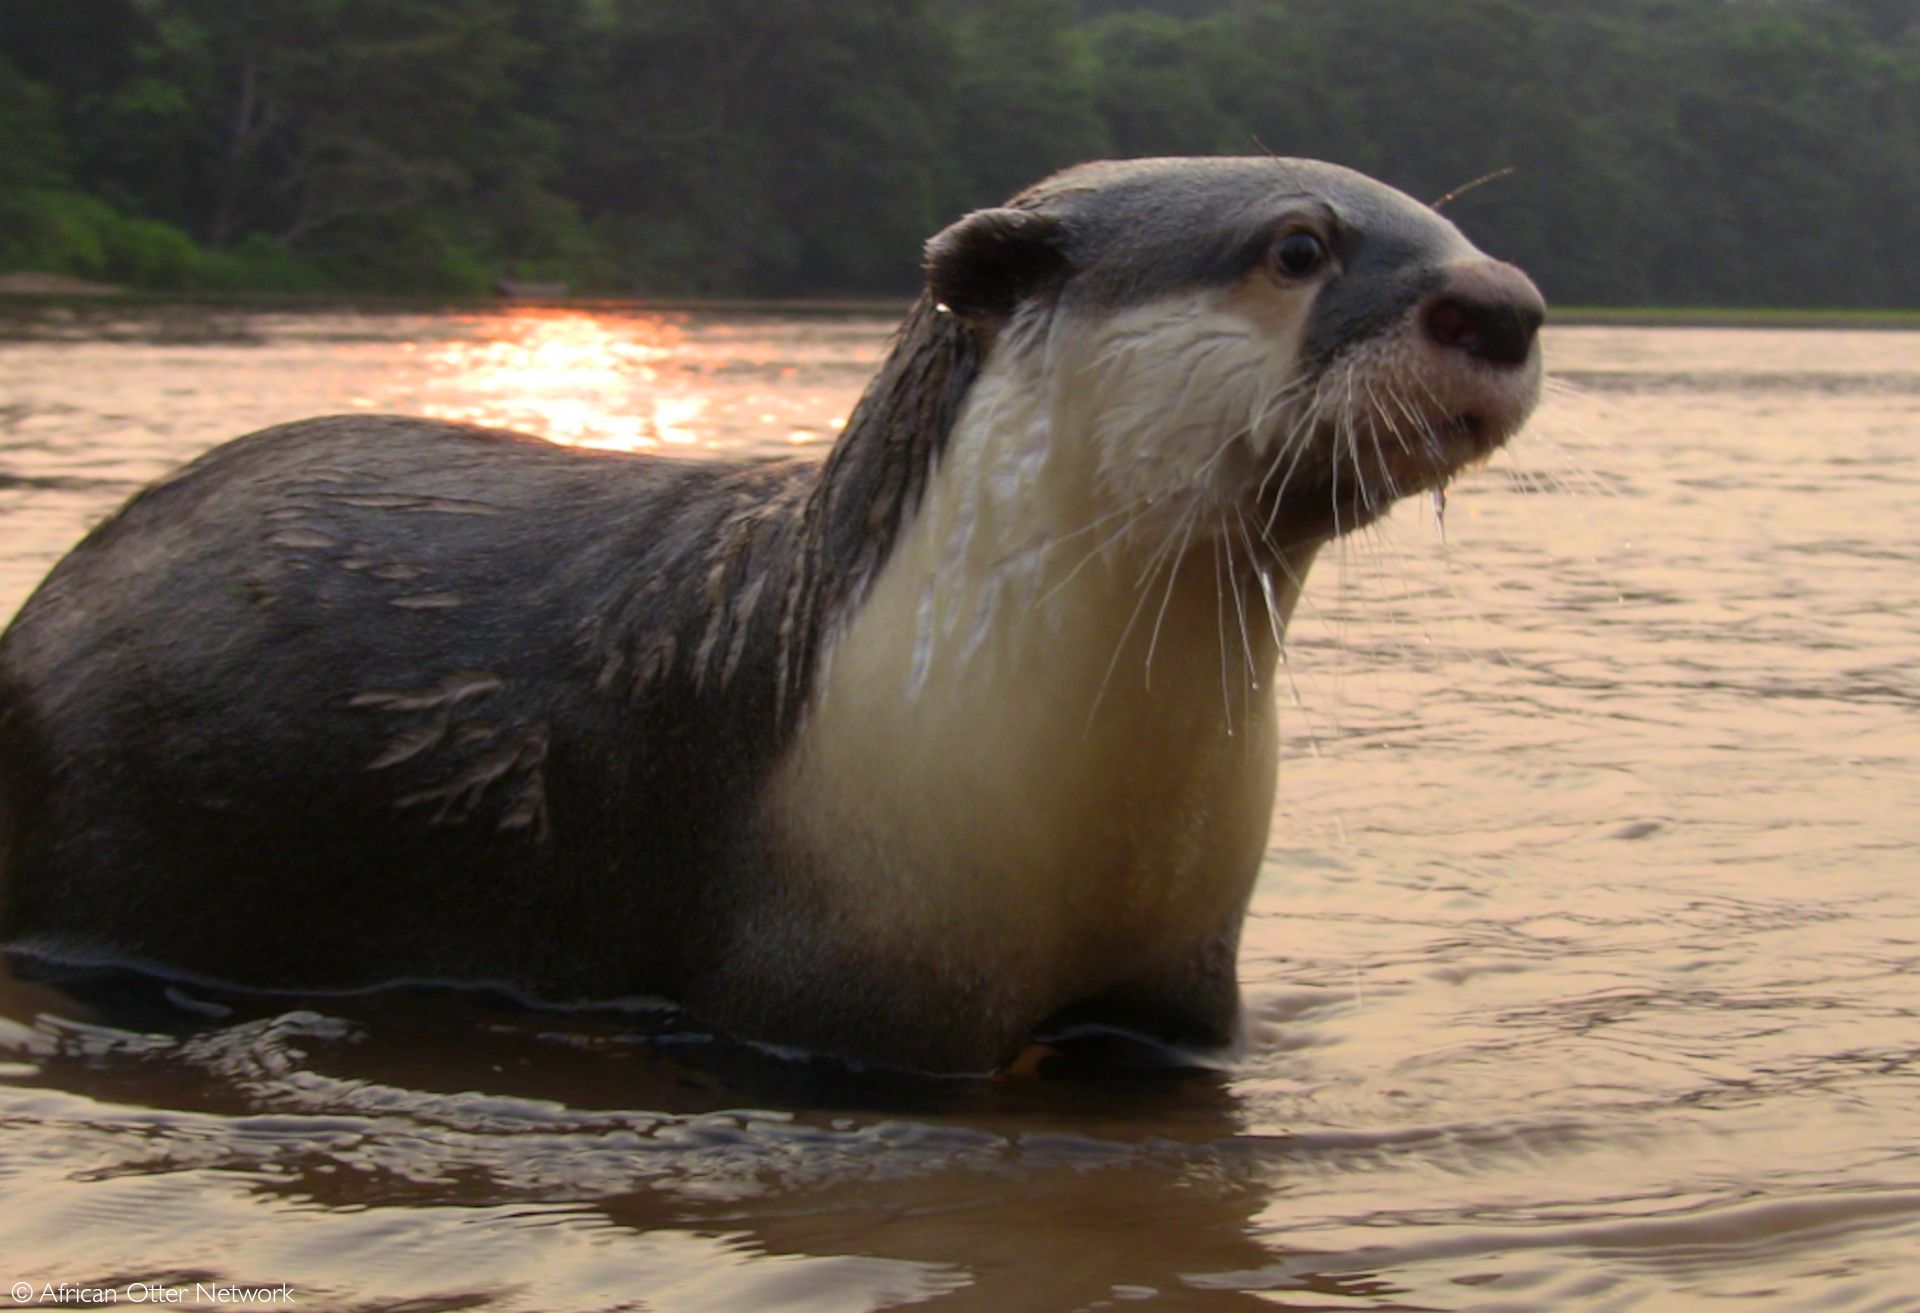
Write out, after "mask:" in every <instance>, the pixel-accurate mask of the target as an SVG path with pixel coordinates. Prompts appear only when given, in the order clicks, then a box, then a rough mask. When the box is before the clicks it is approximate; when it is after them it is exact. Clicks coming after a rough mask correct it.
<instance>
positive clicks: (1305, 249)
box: [1273, 230, 1327, 278]
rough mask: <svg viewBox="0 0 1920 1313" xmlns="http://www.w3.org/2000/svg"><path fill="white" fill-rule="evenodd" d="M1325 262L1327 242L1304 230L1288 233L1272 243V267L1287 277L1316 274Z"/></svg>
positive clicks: (1303, 276) (1304, 276)
mask: <svg viewBox="0 0 1920 1313" xmlns="http://www.w3.org/2000/svg"><path fill="white" fill-rule="evenodd" d="M1326 263H1327V244H1326V243H1325V242H1323V241H1321V240H1320V239H1319V238H1318V237H1316V236H1314V234H1312V233H1310V232H1307V231H1305V230H1299V231H1295V232H1290V233H1288V234H1287V235H1286V236H1285V237H1282V238H1281V239H1280V240H1279V241H1277V242H1275V243H1274V244H1273V267H1274V268H1275V269H1277V270H1279V271H1280V272H1281V273H1282V274H1284V275H1286V276H1287V277H1288V278H1306V277H1309V276H1310V275H1313V274H1317V273H1319V272H1320V270H1321V269H1322V268H1324V267H1325V266H1326Z"/></svg>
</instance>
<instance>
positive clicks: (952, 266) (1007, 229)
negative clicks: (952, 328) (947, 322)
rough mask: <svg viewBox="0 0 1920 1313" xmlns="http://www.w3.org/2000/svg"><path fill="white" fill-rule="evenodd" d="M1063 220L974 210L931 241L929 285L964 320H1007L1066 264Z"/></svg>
mask: <svg viewBox="0 0 1920 1313" xmlns="http://www.w3.org/2000/svg"><path fill="white" fill-rule="evenodd" d="M1061 236H1062V234H1061V230H1060V221H1059V220H1058V219H1056V218H1054V217H1052V216H1051V215H1046V214H1040V213H1037V212H1035V211H1033V210H1010V209H997V210H975V211H974V212H973V213H972V214H969V215H968V216H967V217H966V218H964V219H962V220H960V221H959V222H958V223H956V224H954V225H953V226H952V227H951V228H948V229H946V230H945V231H944V232H940V233H937V234H935V235H934V237H933V239H932V240H930V241H929V242H928V243H927V290H928V291H930V292H932V293H933V299H934V300H936V301H938V302H939V303H940V304H942V305H944V306H946V307H947V308H948V309H949V310H951V311H953V312H954V313H955V314H957V315H959V316H961V317H962V318H964V319H976V320H995V321H998V320H1004V319H1006V318H1008V317H1009V316H1010V315H1012V314H1013V312H1014V308H1015V307H1016V306H1018V305H1019V304H1020V302H1021V300H1022V298H1024V297H1026V296H1027V295H1028V294H1030V293H1031V292H1033V291H1035V290H1036V289H1037V288H1039V287H1040V286H1041V285H1042V284H1044V283H1046V282H1048V281H1050V280H1051V279H1054V278H1057V277H1059V275H1060V274H1062V273H1064V272H1065V271H1066V268H1067V257H1066V255H1065V253H1064V252H1062V251H1061V249H1060V246H1061Z"/></svg>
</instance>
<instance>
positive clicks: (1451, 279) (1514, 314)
mask: <svg viewBox="0 0 1920 1313" xmlns="http://www.w3.org/2000/svg"><path fill="white" fill-rule="evenodd" d="M1546 317H1547V303H1546V301H1545V300H1543V299H1542V298H1541V296H1540V289H1539V288H1537V287H1535V286H1534V285H1533V280H1532V279H1530V278H1528V277H1527V276H1526V275H1525V274H1523V273H1521V272H1520V271H1519V270H1518V269H1516V268H1514V267H1513V266H1512V265H1510V264H1502V263H1500V262H1499V261H1498V260H1482V261H1479V262H1477V263H1475V264H1465V265H1459V266H1456V267H1455V268H1453V269H1452V270H1450V271H1448V274H1447V280H1446V282H1445V283H1443V284H1441V286H1440V289H1439V290H1438V291H1436V292H1435V293H1434V294H1433V296H1432V297H1431V298H1430V299H1429V300H1428V302H1427V308H1426V310H1425V311H1424V312H1422V315H1421V322H1422V323H1423V324H1424V325H1425V326H1426V330H1427V336H1428V337H1430V338H1432V339H1433V340H1434V341H1435V342H1436V343H1438V344H1439V345H1440V346H1443V347H1447V348H1449V349H1451V350H1454V351H1464V352H1466V353H1467V354H1468V355H1469V356H1472V357H1473V358H1474V359H1475V360H1484V361H1486V362H1487V363H1488V364H1489V365H1494V366H1497V367H1499V368H1502V369H1513V368H1517V367H1518V366H1520V365H1524V364H1526V363H1527V357H1528V356H1529V355H1531V354H1532V352H1533V339H1534V335H1535V334H1536V333H1538V332H1539V331H1540V322H1541V321H1542V320H1543V319H1545V318H1546Z"/></svg>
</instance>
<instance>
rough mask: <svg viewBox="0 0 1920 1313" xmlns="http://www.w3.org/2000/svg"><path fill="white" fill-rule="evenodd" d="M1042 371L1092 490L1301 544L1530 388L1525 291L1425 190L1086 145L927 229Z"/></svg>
mask: <svg viewBox="0 0 1920 1313" xmlns="http://www.w3.org/2000/svg"><path fill="white" fill-rule="evenodd" d="M927 273H928V290H929V294H930V295H931V296H932V297H933V298H934V299H935V300H936V301H938V302H939V303H940V304H941V305H942V306H944V307H945V308H947V309H948V310H949V311H950V312H951V313H953V314H955V315H957V316H959V317H960V318H961V319H962V320H964V321H966V322H967V323H968V324H969V325H971V326H972V327H973V328H974V329H975V330H976V332H977V334H978V335H979V336H980V337H981V338H982V340H983V341H985V342H987V343H989V344H990V345H989V348H988V349H989V355H990V359H991V358H993V357H1002V356H1015V357H1018V358H1020V359H1021V360H1024V361H1025V362H1027V366H1028V368H1029V369H1030V370H1031V371H1033V374H1034V377H1035V379H1036V381H1038V380H1041V379H1044V382H1043V384H1042V385H1043V386H1045V387H1046V388H1048V389H1049V390H1050V393H1051V398H1052V400H1051V406H1052V412H1053V414H1052V422H1051V424H1050V425H1049V427H1050V429H1051V431H1052V433H1053V440H1054V441H1055V442H1056V443H1057V442H1060V441H1062V440H1063V439H1064V440H1066V441H1068V442H1070V443H1072V444H1074V445H1075V447H1076V450H1075V451H1074V452H1073V453H1070V455H1071V456H1072V458H1073V459H1076V460H1078V461H1080V462H1082V463H1083V465H1084V469H1085V472H1086V474H1087V476H1088V480H1089V485H1090V487H1091V488H1092V489H1093V490H1094V496H1095V498H1096V505H1095V509H1096V510H1097V511H1099V512H1100V513H1103V514H1113V515H1116V516H1118V515H1120V514H1122V513H1125V514H1127V516H1128V519H1127V521H1126V522H1127V523H1128V524H1129V525H1133V526H1135V528H1136V530H1137V532H1139V533H1140V534H1142V535H1143V536H1145V537H1146V538H1147V539H1149V540H1164V537H1165V535H1166V534H1167V533H1168V532H1169V531H1170V528H1171V527H1172V526H1176V525H1178V524H1180V523H1182V522H1184V523H1185V524H1187V525H1188V526H1189V529H1190V530H1191V529H1192V528H1194V527H1195V526H1197V527H1198V529H1199V532H1201V533H1202V534H1207V533H1213V532H1223V533H1229V534H1235V535H1243V534H1244V535H1248V536H1250V537H1251V536H1252V535H1255V534H1257V535H1258V536H1259V537H1260V538H1261V539H1263V540H1264V542H1265V544H1266V546H1267V547H1268V548H1269V549H1273V550H1279V551H1287V550H1292V549H1295V548H1299V547H1305V546H1308V545H1310V544H1312V543H1315V542H1318V541H1321V540H1323V539H1326V538H1328V537H1331V536H1333V535H1335V534H1339V533H1343V532H1346V531H1348V530H1350V529H1353V528H1356V527H1358V526H1360V525H1363V524H1366V523H1368V522H1370V521H1372V520H1373V519H1374V518H1376V517H1377V516H1379V515H1380V514H1381V513H1382V512H1384V511H1385V510H1386V508H1387V507H1388V506H1389V505H1390V504H1391V503H1392V502H1393V501H1394V500H1395V499H1397V498H1399V497H1402V496H1405V495H1407V494H1408V493H1412V492H1416V491H1420V490H1423V489H1429V488H1436V487H1439V486H1441V485H1443V484H1444V483H1445V482H1446V480H1447V479H1448V478H1450V477H1451V476H1452V475H1453V474H1454V473H1455V472H1456V471H1457V470H1459V469H1460V468H1461V467H1462V466H1463V465H1465V464H1468V463H1470V462H1472V461H1474V460H1476V459H1479V458H1481V457H1484V456H1486V455H1487V454H1488V453H1490V452H1491V451H1492V450H1493V449H1494V448H1496V447H1498V446H1499V445H1500V444H1501V443H1503V442H1505V441H1506V440H1507V438H1508V437H1510V436H1511V435H1512V434H1513V433H1514V432H1515V431H1517V430H1518V429H1519V427H1520V426H1521V424H1522V423H1523V422H1524V421H1525V419H1526V417H1527V415H1528V413H1529V412H1530V411H1531V410H1532V409H1533V406H1534V403H1535V401H1536V400H1537V398H1538V395H1539V389H1540V373H1541V366H1540V351H1539V346H1538V343H1537V341H1536V336H1537V330H1538V328H1539V326H1540V323H1541V320H1542V318H1543V316H1544V314H1545V304H1544V302H1543V301H1542V300H1541V297H1540V293H1539V292H1538V291H1537V290H1536V289H1535V288H1534V286H1533V284H1532V283H1531V282H1530V281H1529V280H1528V279H1527V277H1526V275H1525V274H1523V273H1521V272H1520V271H1519V270H1518V269H1516V268H1514V267H1513V266H1512V265H1508V264H1503V263H1501V262H1499V261H1497V260H1493V259H1490V258H1488V257H1487V256H1486V255H1484V254H1482V253H1481V252H1480V251H1479V250H1478V249H1476V248H1475V247H1474V246H1473V244H1472V243H1471V242H1469V241H1468V240H1467V239H1466V238H1465V237H1464V236H1462V235H1461V233H1460V231H1459V229H1457V228H1455V227H1454V226H1453V224H1452V223H1450V222H1448V221H1447V220H1446V219H1445V218H1443V217H1441V216H1440V215H1439V214H1437V213H1435V212H1434V211H1433V210H1432V209H1431V208H1429V207H1428V206H1425V205H1422V204H1421V203H1420V202H1418V201H1416V200H1414V199H1412V198H1411V197H1409V196H1406V195H1404V194H1403V193H1401V192H1398V191H1395V190H1394V189H1392V188H1391V187H1387V186H1385V185H1383V184H1381V183H1379V182H1375V181H1374V180H1373V179H1371V178H1368V177H1366V176H1364V175H1362V174H1359V173H1355V172H1353V171H1352V170H1350V169H1344V168H1339V167H1337V166H1334V165H1330V164H1322V163H1317V162H1314V161H1310V160H1279V159H1273V158H1264V157H1263V158H1244V159H1157V160H1134V161H1125V162H1110V163H1098V164H1086V165H1081V166H1079V167H1077V168H1073V169H1069V170H1067V171H1065V172H1064V173H1060V174H1058V175H1056V176H1054V177H1052V178H1050V179H1048V180H1047V181H1045V182H1043V183H1041V184H1039V185H1038V186H1036V187H1033V188H1031V189H1030V190H1028V191H1026V192H1023V193H1022V194H1021V195H1019V196H1017V197H1015V198H1014V199H1013V200H1012V201H1011V202H1009V203H1008V205H1006V206H1005V207H1002V208H997V209H990V210H981V211H977V212H975V213H973V214H970V215H968V216H966V217H965V218H963V219H961V220H960V221H959V222H958V223H956V224H954V225H953V226H952V227H950V228H948V229H946V230H945V231H944V232H942V233H940V234H939V235H938V236H936V237H934V238H933V240H932V241H930V242H929V243H928V244H927Z"/></svg>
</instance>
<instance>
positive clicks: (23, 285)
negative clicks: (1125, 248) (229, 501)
mask: <svg viewBox="0 0 1920 1313" xmlns="http://www.w3.org/2000/svg"><path fill="white" fill-rule="evenodd" d="M67 298H85V299H87V300H90V301H91V300H97V299H101V298H111V299H119V300H132V301H140V302H170V301H184V302H193V303H204V304H209V305H233V306H239V307H250V308H258V307H260V306H263V305H274V306H286V307H287V308H290V309H298V308H313V309H319V308H322V307H327V306H351V307H354V308H357V309H366V310H377V309H380V308H383V307H389V306H390V307H392V308H393V309H396V310H417V309H421V308H423V307H429V306H433V307H441V306H457V305H474V306H500V305H523V306H544V307H569V306H571V307H577V308H581V309H587V308H605V307H610V306H619V307H623V308H626V309H631V310H657V311H662V312H677V311H713V312H717V313H730V314H731V313H743V312H744V313H759V312H766V313H775V314H904V313H905V312H906V309H907V307H908V305H909V302H908V301H906V300H904V299H902V298H899V297H862V296H846V297H832V296H815V297H675V296H664V297H651V296H632V297H622V296H602V297H594V296H512V297H503V296H495V297H467V298H448V297H423V296H420V295H417V294H414V295H393V296H383V295H379V294H373V293H356V292H305V293H291V292H278V291H261V292H234V291H228V292H221V293H219V294H217V295H204V294H201V295H193V294H182V293H179V292H152V291H145V290H141V289H130V288H125V287H120V286H117V285H115V284H111V283H96V282H90V281H87V280H85V279H80V278H70V277H66V276H64V275H58V274H41V273H0V299H7V300H30V299H31V300H49V301H57V300H62V299H67ZM1550 320H1551V322H1553V323H1555V324H1561V325H1582V326H1593V325H1604V326H1610V327H1620V328H1871V329H1908V330H1920V308H1916V309H1910V310H1854V309H1801V308H1789V309H1781V308H1768V307H1754V306H1585V305H1583V306H1555V307H1553V308H1552V310H1551V311H1550Z"/></svg>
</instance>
